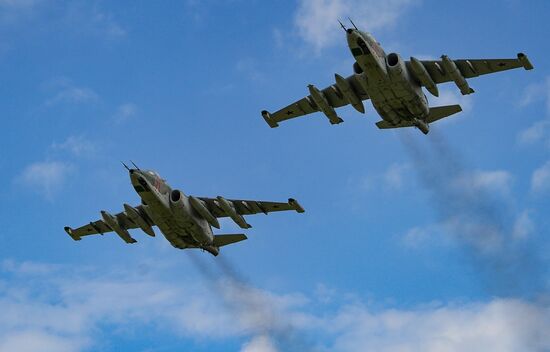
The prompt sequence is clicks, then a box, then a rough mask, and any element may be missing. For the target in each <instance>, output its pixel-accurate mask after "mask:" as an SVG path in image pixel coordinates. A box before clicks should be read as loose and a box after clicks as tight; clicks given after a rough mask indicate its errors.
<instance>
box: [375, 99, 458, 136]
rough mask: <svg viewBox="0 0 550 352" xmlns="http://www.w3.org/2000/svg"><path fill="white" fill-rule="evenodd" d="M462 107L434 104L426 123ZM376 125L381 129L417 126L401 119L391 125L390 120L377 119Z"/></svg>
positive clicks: (455, 111) (451, 113)
mask: <svg viewBox="0 0 550 352" xmlns="http://www.w3.org/2000/svg"><path fill="white" fill-rule="evenodd" d="M461 111H462V108H461V107H460V105H446V106H436V107H433V108H430V114H429V115H428V117H427V118H426V123H428V124H430V123H432V122H435V121H437V120H441V119H442V118H444V117H447V116H451V115H454V114H456V113H457V112H461ZM417 123H418V122H417ZM376 126H377V127H378V128H380V129H382V130H384V129H388V128H402V127H415V126H416V127H418V125H417V124H415V122H414V121H413V120H409V121H408V120H401V122H400V123H398V124H397V125H392V124H391V123H390V122H388V121H386V120H382V121H378V122H377V123H376Z"/></svg>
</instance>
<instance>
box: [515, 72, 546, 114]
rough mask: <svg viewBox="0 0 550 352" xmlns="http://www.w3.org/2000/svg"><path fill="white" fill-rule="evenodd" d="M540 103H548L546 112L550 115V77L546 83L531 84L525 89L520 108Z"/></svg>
mask: <svg viewBox="0 0 550 352" xmlns="http://www.w3.org/2000/svg"><path fill="white" fill-rule="evenodd" d="M539 101H544V102H545V103H546V110H547V112H548V113H550V76H549V77H546V79H545V81H544V82H540V83H534V84H530V85H528V86H527V88H525V90H524V92H523V95H522V96H521V99H520V101H519V106H521V107H524V106H529V105H531V104H534V103H536V102H539Z"/></svg>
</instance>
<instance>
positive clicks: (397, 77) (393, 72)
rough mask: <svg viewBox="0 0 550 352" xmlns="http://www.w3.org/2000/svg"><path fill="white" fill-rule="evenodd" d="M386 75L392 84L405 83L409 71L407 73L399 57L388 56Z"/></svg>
mask: <svg viewBox="0 0 550 352" xmlns="http://www.w3.org/2000/svg"><path fill="white" fill-rule="evenodd" d="M386 62H387V67H388V74H389V75H390V78H391V80H392V81H394V82H399V81H407V80H408V78H409V71H407V66H406V65H405V61H403V60H402V59H401V56H400V55H399V54H396V53H390V54H388V56H387V58H386Z"/></svg>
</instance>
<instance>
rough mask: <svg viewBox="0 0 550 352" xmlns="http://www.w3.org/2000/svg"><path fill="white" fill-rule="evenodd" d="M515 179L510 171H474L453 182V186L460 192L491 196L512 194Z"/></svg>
mask: <svg viewBox="0 0 550 352" xmlns="http://www.w3.org/2000/svg"><path fill="white" fill-rule="evenodd" d="M512 180H513V177H512V175H511V174H510V173H509V172H508V171H504V170H492V171H474V172H471V173H468V174H465V175H462V176H458V177H457V178H455V179H454V180H452V183H451V184H452V185H453V186H454V187H456V188H457V189H458V191H460V192H466V193H477V192H489V193H491V194H499V195H508V194H510V190H511V186H512Z"/></svg>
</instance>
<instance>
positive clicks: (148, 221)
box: [65, 165, 304, 256]
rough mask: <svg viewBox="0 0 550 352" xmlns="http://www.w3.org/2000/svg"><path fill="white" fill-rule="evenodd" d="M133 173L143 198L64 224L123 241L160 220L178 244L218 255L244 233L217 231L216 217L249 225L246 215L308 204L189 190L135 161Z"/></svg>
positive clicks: (77, 235) (74, 232)
mask: <svg viewBox="0 0 550 352" xmlns="http://www.w3.org/2000/svg"><path fill="white" fill-rule="evenodd" d="M124 166H125V167H126V168H127V169H128V172H129V173H130V180H131V182H132V186H133V187H134V189H135V190H136V192H137V193H138V195H139V196H140V198H141V204H140V205H138V206H136V207H132V206H130V205H128V204H124V211H123V212H120V213H118V214H115V215H111V214H109V213H108V212H106V211H104V210H102V211H101V218H102V219H101V220H98V221H94V222H90V223H89V224H88V225H84V226H82V227H79V228H77V229H72V228H70V227H65V231H66V232H67V233H68V234H69V236H71V237H72V238H73V239H74V240H75V241H80V239H81V237H83V236H88V235H96V234H101V235H103V234H104V233H107V232H111V231H113V232H115V233H116V234H117V235H118V236H119V237H120V238H121V239H122V240H124V242H126V243H135V242H136V240H135V239H134V238H133V237H132V236H131V235H130V233H129V232H128V230H130V229H136V228H140V229H141V230H143V232H145V233H146V234H148V235H149V236H155V232H154V231H153V226H155V225H156V226H157V227H158V228H159V229H160V231H161V232H162V234H163V235H164V237H166V239H167V240H168V241H169V242H170V244H171V245H172V246H173V247H175V248H179V249H185V248H201V249H203V250H206V251H208V252H210V253H211V254H213V255H214V256H217V255H218V254H219V248H220V247H223V246H225V245H228V244H232V243H235V242H239V241H242V240H245V239H246V238H247V237H246V236H245V235H244V234H229V235H214V234H213V233H212V227H215V228H217V229H219V228H220V223H219V222H218V219H217V218H222V217H229V218H231V219H232V220H233V221H234V222H235V223H236V224H237V225H239V226H240V227H241V228H243V229H249V228H251V227H252V226H250V225H249V224H248V223H247V222H246V220H245V219H244V217H243V215H250V214H257V213H264V214H266V215H267V214H268V213H271V212H275V211H284V210H295V211H297V212H298V213H303V212H304V209H303V208H302V207H301V206H300V204H299V203H298V202H297V201H296V200H294V199H292V198H291V199H289V200H288V203H276V202H261V201H254V200H235V199H225V198H223V197H221V196H218V197H217V198H203V197H193V196H186V195H185V194H183V192H182V191H179V190H176V189H172V188H170V186H169V185H168V184H167V183H166V181H165V180H163V179H162V178H161V177H160V176H159V174H157V173H156V172H154V171H142V170H140V169H139V168H138V167H137V166H135V165H134V167H135V169H131V168H129V167H127V166H126V165H124Z"/></svg>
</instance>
